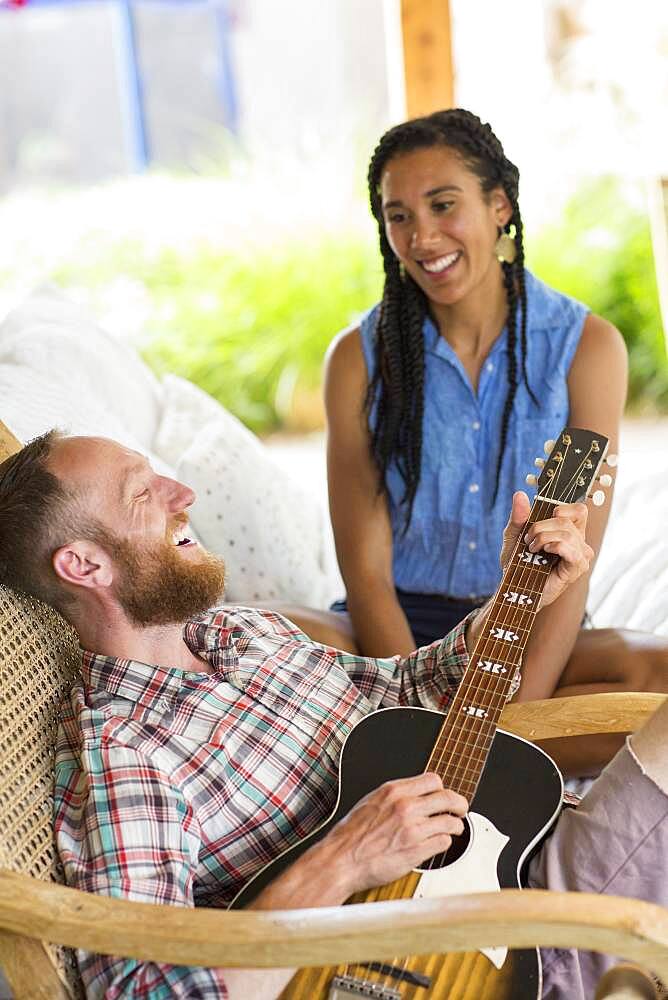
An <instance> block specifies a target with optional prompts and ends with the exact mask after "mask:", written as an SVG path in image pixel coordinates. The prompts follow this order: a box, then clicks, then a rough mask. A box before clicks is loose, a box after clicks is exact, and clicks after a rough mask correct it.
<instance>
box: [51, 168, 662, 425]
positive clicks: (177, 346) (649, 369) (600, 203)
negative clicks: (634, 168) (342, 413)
mask: <svg viewBox="0 0 668 1000" xmlns="http://www.w3.org/2000/svg"><path fill="white" fill-rule="evenodd" d="M637 194H638V190H637V189H636V188H633V187H629V185H628V184H627V183H626V182H625V183H624V185H623V186H622V183H621V182H620V181H619V180H615V179H613V178H604V179H603V180H599V181H596V182H592V183H591V184H589V185H586V186H585V187H584V188H582V189H581V190H580V191H579V192H578V194H577V195H576V196H575V197H574V198H573V199H572V201H571V202H570V203H569V204H568V205H567V207H566V209H565V211H564V212H563V213H562V216H561V219H560V221H559V223H558V224H555V225H553V226H551V227H549V228H546V229H543V230H541V231H540V232H539V233H538V235H537V236H536V237H534V238H533V239H529V240H528V241H527V244H528V245H527V257H528V262H529V266H530V267H531V268H532V270H534V271H535V273H537V274H538V275H539V276H540V277H541V278H543V280H545V281H547V282H548V283H549V284H550V285H552V286H553V287H555V288H558V289H559V290H560V291H563V292H566V293H568V294H570V295H572V296H574V297H575V298H577V299H580V300H581V301H582V302H585V303H586V304H587V305H588V306H589V307H590V308H591V309H592V310H593V311H594V312H597V313H599V314H600V315H602V316H604V317H605V318H606V319H608V320H610V321H611V322H612V323H614V324H615V325H616V326H617V327H618V328H619V329H620V330H621V332H622V334H623V335H624V337H625V339H626V343H627V345H628V348H629V355H630V386H629V403H630V406H631V408H632V409H635V410H640V409H644V410H652V409H653V410H662V411H664V412H668V364H667V362H666V351H665V343H664V338H663V332H662V326H661V318H660V313H659V304H658V297H657V290H656V282H655V272H654V260H653V256H652V247H651V240H650V233H649V224H648V221H647V218H646V214H645V212H644V211H643V210H642V207H639V206H641V205H642V202H641V201H640V200H639V199H638V198H636V203H634V200H633V196H634V195H637ZM306 228H307V229H308V231H309V232H310V233H313V226H310V227H306ZM81 246H82V247H83V249H80V251H77V250H76V249H73V251H72V253H71V255H70V256H69V258H68V261H69V262H68V263H67V265H64V266H61V267H60V268H59V269H58V270H57V272H56V274H55V277H56V279H57V280H60V281H61V282H63V283H64V284H66V285H68V286H73V285H75V286H76V285H80V286H85V287H86V288H87V289H98V290H102V291H103V292H109V291H110V290H111V291H112V292H113V296H112V298H114V301H115V300H116V299H119V298H120V299H121V300H122V301H123V302H126V303H130V305H132V303H131V302H130V300H131V299H135V300H137V302H140V305H141V308H140V309H138V306H137V305H136V303H135V305H134V306H133V308H134V310H135V312H137V311H138V314H139V315H140V319H141V324H139V325H141V326H142V327H143V328H144V330H145V333H144V334H143V336H142V339H141V346H142V350H143V354H144V356H145V358H146V359H147V361H148V362H149V364H150V365H151V366H152V367H153V368H154V369H155V370H156V371H157V372H159V373H162V372H167V371H170V372H174V373H176V374H179V375H181V376H183V377H184V378H188V379H190V380H191V381H193V382H195V383H197V384H198V385H199V386H201V387H202V388H203V389H204V390H206V391H207V392H209V393H210V394H211V395H212V396H214V397H215V398H216V399H218V400H220V402H221V403H223V405H224V406H226V407H227V408H228V409H229V410H231V411H232V412H233V413H235V414H236V415H237V416H238V417H239V418H240V419H241V420H243V421H244V423H246V424H247V425H248V426H249V427H251V428H253V430H255V431H258V432H261V433H266V432H269V431H273V430H277V429H286V430H299V431H306V430H311V429H314V428H316V427H321V426H322V423H323V411H322V402H321V388H320V386H321V377H322V362H323V357H324V354H325V351H326V349H327V346H328V344H329V342H330V340H331V339H332V337H333V336H334V334H335V333H336V332H337V330H340V329H341V328H342V327H344V326H346V325H347V324H349V323H350V322H352V321H353V320H355V319H356V318H357V317H359V315H360V313H362V312H363V310H365V309H366V308H368V307H369V306H371V305H372V304H373V303H374V302H376V301H377V300H378V298H379V297H380V294H381V290H382V280H383V275H382V267H381V261H380V255H379V254H378V251H377V248H376V244H375V241H374V237H373V234H372V232H371V227H369V232H368V235H367V234H365V233H363V232H361V231H355V230H353V231H351V232H349V233H345V232H340V233H335V232H334V233H332V232H331V231H330V232H327V231H324V232H322V233H317V234H316V235H315V236H313V237H312V239H311V240H310V241H309V242H300V241H297V240H294V239H292V240H291V239H289V238H288V237H284V238H282V239H280V240H273V241H272V242H271V243H270V244H269V245H266V246H263V247H262V249H253V248H252V247H249V246H244V247H243V248H241V249H235V250H234V251H232V250H231V249H230V248H229V246H228V247H220V246H213V245H211V244H210V243H206V242H203V241H194V242H193V241H189V240H187V239H183V240H179V241H177V242H164V241H160V240H159V241H157V243H156V241H151V240H149V239H146V240H143V239H139V238H138V237H135V238H134V239H133V240H132V241H127V242H125V243H121V242H119V239H118V236H114V237H112V238H111V239H104V238H101V237H97V238H95V239H94V240H93V239H91V240H89V241H88V242H87V243H85V244H82V245H81ZM600 374H601V377H605V373H600Z"/></svg>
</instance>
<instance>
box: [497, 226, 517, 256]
mask: <svg viewBox="0 0 668 1000" xmlns="http://www.w3.org/2000/svg"><path fill="white" fill-rule="evenodd" d="M494 253H495V254H496V259H497V260H498V261H500V262H501V263H502V264H503V263H506V264H513V263H514V262H515V258H516V257H517V244H516V243H515V240H514V238H513V237H512V236H511V235H510V233H504V232H503V231H502V232H500V233H499V238H498V239H497V241H496V243H495V244H494Z"/></svg>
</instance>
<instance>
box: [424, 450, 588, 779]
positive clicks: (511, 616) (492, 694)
mask: <svg viewBox="0 0 668 1000" xmlns="http://www.w3.org/2000/svg"><path fill="white" fill-rule="evenodd" d="M561 443H562V444H566V448H565V457H564V458H563V459H562V461H561V462H560V464H559V465H558V467H557V469H558V471H557V473H556V475H554V476H552V477H551V479H550V481H549V486H548V489H547V490H542V489H541V491H540V493H539V496H547V495H548V494H549V493H552V494H554V493H555V492H556V488H557V486H558V485H559V480H560V479H561V477H562V472H563V469H564V468H565V466H566V464H567V462H566V458H567V456H568V450H569V448H570V445H571V442H570V441H569V442H564V441H563V440H562V442H561ZM592 452H593V447H592V446H590V448H589V451H588V452H587V454H586V455H585V457H584V458H583V459H582V460H581V462H580V463H579V467H578V468H577V469H576V472H575V473H574V474H573V475H572V476H571V480H570V482H569V483H568V485H567V487H566V489H565V490H563V492H562V496H561V498H560V502H567V501H568V500H569V499H571V497H569V496H568V493H569V492H574V491H575V488H576V487H577V485H578V479H579V478H580V476H581V474H582V473H583V472H584V471H585V467H586V464H587V462H588V461H589V459H590V458H591V455H592ZM591 468H593V463H590V469H591ZM594 475H595V472H593V473H592V476H591V479H592V480H593V477H594ZM590 485H591V483H590ZM564 493H565V494H566V495H565V496H564V495H563V494H564ZM551 506H552V505H551V504H550V505H548V504H543V503H542V501H541V500H539V499H537V500H536V501H534V509H532V511H531V514H530V518H529V520H530V521H531V520H532V519H533V521H538V520H543V519H544V518H545V517H546V516H547V515H548V514H549V513H550V508H551ZM543 508H546V509H543ZM518 552H519V545H518V546H516V550H515V552H514V553H513V556H512V557H511V567H512V562H513V559H514V558H515V555H516V554H517V553H518ZM536 554H538V553H536ZM520 558H521V553H520ZM518 561H519V560H518ZM522 568H526V570H527V571H530V570H532V567H531V566H530V565H527V566H526V567H522ZM541 575H545V576H547V574H543V573H541ZM524 576H525V579H522V573H520V576H519V579H518V578H517V565H516V566H515V571H514V572H513V573H511V575H510V578H509V580H508V584H507V586H508V587H511V586H516V587H518V589H519V590H520V591H521V592H522V591H524V590H527V589H528V590H530V591H532V592H533V593H536V591H535V590H534V588H533V586H531V587H529V588H527V587H526V584H527V583H528V582H530V581H531V582H533V581H532V580H531V577H532V573H531V572H527V573H526V574H524ZM543 586H544V583H543ZM541 591H542V588H541ZM506 592H507V590H506V591H503V593H506ZM501 594H502V591H501V588H499V591H498V593H497V598H496V599H495V602H494V604H495V605H496V604H497V601H498V600H499V598H500V597H501ZM536 596H539V597H540V594H536ZM493 607H494V605H493ZM537 610H538V607H536V608H535V609H533V610H532V611H529V609H528V608H524V607H523V606H522V607H520V605H519V604H517V605H514V606H513V605H508V604H501V603H500V601H499V614H498V615H494V616H492V615H490V616H488V620H489V618H491V617H494V620H495V622H499V621H501V623H502V624H503V625H504V626H511V625H512V626H513V627H514V628H519V627H521V625H520V623H521V622H522V621H523V620H524V618H525V616H526V612H527V611H529V617H526V621H525V622H524V624H525V626H528V627H529V628H530V627H531V622H532V619H533V617H534V616H535V614H536V613H537ZM500 616H501V618H500ZM497 642H499V643H500V642H501V640H492V653H496V648H497V646H496V644H497ZM488 646H489V636H487V637H486V642H485V643H484V646H483V649H481V651H480V653H479V654H478V658H479V660H480V659H482V658H483V656H484V655H485V652H484V650H485V649H487V648H488ZM503 652H504V653H505V652H506V651H505V650H504V651H503ZM494 659H500V660H503V659H504V656H503V655H497V656H494ZM509 665H511V666H516V664H509ZM514 672H515V671H513V675H514ZM482 675H483V672H482V671H479V675H478V676H479V678H480V681H479V683H478V685H477V690H476V693H477V694H479V693H480V690H481V688H482V683H481V681H482ZM500 681H501V683H500V684H497V685H496V686H495V687H493V686H492V685H489V684H487V685H486V688H487V690H486V692H485V693H486V694H488V697H489V704H487V705H485V707H486V708H491V707H498V705H497V706H494V705H493V703H494V701H495V700H496V699H497V698H500V699H501V701H503V700H506V697H505V694H504V692H503V691H502V690H501V689H502V688H506V687H507V683H508V681H510V682H512V676H511V677H510V678H503V677H502V678H500ZM471 690H472V685H471V684H470V683H469V685H468V686H467V687H466V688H465V689H464V692H465V693H466V694H469V693H470V692H471ZM482 704H484V701H482V702H481V705H482ZM453 707H455V706H454V703H453ZM481 721H482V720H481ZM456 724H457V722H456V721H455V725H456ZM489 726H490V724H489V723H487V725H486V726H485V725H483V726H481V729H482V736H483V743H489V741H490V734H489V732H485V729H486V728H487V729H489ZM453 728H454V726H453ZM448 735H449V734H448ZM448 735H446V738H445V740H444V741H443V738H442V736H441V737H439V741H437V745H436V747H435V748H434V749H435V750H436V749H437V748H438V746H439V743H441V744H442V749H441V753H440V754H439V759H438V764H441V763H442V759H443V756H444V752H445V750H446V749H448V746H450V747H453V744H452V740H450V741H448ZM480 735H481V733H480V732H479V733H478V734H477V737H478V739H479V737H480ZM492 738H493V731H492ZM461 742H462V741H461V739H460V740H456V741H455V743H454V747H456V746H457V744H458V743H459V744H461ZM475 744H476V739H475V738H474V743H473V746H475ZM467 745H469V746H471V745H472V744H471V743H468V742H467ZM454 747H453V749H454ZM485 749H487V748H485ZM468 756H469V757H470V756H473V755H471V754H469V755H468ZM433 759H434V754H433V753H432V757H431V759H430V762H431V761H432V760H433ZM463 770H464V776H462V777H460V780H464V781H466V783H467V784H469V785H471V786H472V787H473V786H474V784H475V783H474V782H472V781H471V780H470V779H468V778H466V777H465V772H466V770H471V768H467V767H464V768H463ZM457 771H462V767H461V766H460V767H459V768H457V769H455V774H457ZM473 771H474V773H475V768H474V769H473Z"/></svg>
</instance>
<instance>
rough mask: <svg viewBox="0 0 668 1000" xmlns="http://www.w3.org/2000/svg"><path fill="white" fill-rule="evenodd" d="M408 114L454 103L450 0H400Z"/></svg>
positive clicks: (450, 105) (420, 112)
mask: <svg viewBox="0 0 668 1000" xmlns="http://www.w3.org/2000/svg"><path fill="white" fill-rule="evenodd" d="M401 30H402V35H403V43H404V74H405V80H406V113H407V115H408V117H409V118H415V117H417V116H419V115H428V114H430V113H431V112H432V111H438V110H440V109H441V108H451V107H452V106H453V103H454V74H453V66H452V32H451V22H450V3H449V0H401Z"/></svg>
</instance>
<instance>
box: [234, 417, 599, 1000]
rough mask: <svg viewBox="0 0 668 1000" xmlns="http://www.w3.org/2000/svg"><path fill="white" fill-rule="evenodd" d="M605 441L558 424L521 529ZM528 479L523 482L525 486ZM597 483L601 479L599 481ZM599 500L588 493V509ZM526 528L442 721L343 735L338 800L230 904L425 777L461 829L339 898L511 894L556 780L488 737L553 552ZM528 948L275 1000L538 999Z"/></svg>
mask: <svg viewBox="0 0 668 1000" xmlns="http://www.w3.org/2000/svg"><path fill="white" fill-rule="evenodd" d="M607 445H608V441H607V438H605V437H603V436H601V435H600V434H594V433H592V432H590V431H586V430H580V429H578V428H575V427H566V428H565V429H564V431H563V432H562V433H561V434H560V436H559V439H558V441H557V443H556V444H554V443H553V442H547V443H546V451H548V450H549V452H550V454H549V457H548V459H547V461H546V462H545V463H543V462H542V460H541V459H537V464H538V465H542V466H543V468H542V472H541V474H540V478H539V479H538V482H537V496H536V498H535V500H534V502H533V505H532V508H531V513H530V516H529V520H528V522H527V524H529V523H532V522H535V521H542V520H544V519H546V518H549V517H550V516H551V512H552V510H553V508H554V506H555V505H556V504H558V503H561V502H565V503H571V502H576V501H580V500H584V499H585V498H586V497H587V495H588V493H589V491H590V489H591V487H592V484H593V483H594V480H595V479H596V477H597V476H598V473H599V470H600V467H601V464H602V462H603V461H604V459H605V453H606V449H607ZM527 478H528V479H531V480H533V481H534V482H535V477H527ZM600 478H601V481H602V482H603V483H605V484H608V483H609V482H610V477H608V476H602V477H600ZM602 496H603V494H602V491H597V494H595V495H594V497H593V499H594V502H600V501H601V499H602ZM524 533H525V532H524V531H522V532H521V533H520V538H519V541H518V542H517V545H516V547H515V550H514V552H513V554H512V557H511V558H510V560H509V562H508V564H507V567H506V569H505V572H504V574H503V578H502V580H501V583H500V585H499V588H498V590H497V591H496V593H495V594H494V598H493V602H492V607H491V610H490V612H489V615H488V617H487V620H486V623H485V626H484V629H483V632H482V634H481V636H480V639H479V640H478V642H477V643H476V646H475V649H474V651H473V653H472V655H471V657H470V661H469V665H468V667H467V669H466V672H465V673H464V676H463V678H462V680H461V682H460V684H459V687H458V688H457V692H456V694H455V696H454V697H453V700H452V703H451V705H450V708H449V711H448V712H447V714H446V715H444V714H443V713H441V712H437V711H432V710H429V709H423V708H388V709H380V710H379V711H376V712H373V713H371V714H370V715H368V716H366V718H364V719H363V720H362V721H361V722H359V723H358V724H357V726H355V728H354V729H353V730H352V732H351V733H350V734H349V736H348V738H347V740H346V742H345V744H344V746H343V749H342V752H341V763H340V772H339V796H338V801H337V804H336V806H335V808H334V811H333V813H332V815H331V816H330V817H329V819H327V820H326V821H325V822H324V824H323V825H322V826H320V827H319V828H318V829H317V830H316V831H315V832H314V833H312V834H311V835H310V836H309V837H306V838H305V839H304V840H302V841H300V842H299V843H298V844H297V845H295V846H294V847H292V848H290V849H288V850H287V851H285V852H284V853H283V854H281V855H280V856H279V857H278V858H276V859H275V860H274V861H273V862H271V863H270V864H268V865H267V866H266V867H265V868H263V869H262V871H260V872H259V873H258V875H256V876H255V877H254V878H253V879H252V880H251V881H250V882H249V883H247V885H246V886H245V887H244V888H243V889H242V890H241V892H240V893H239V894H238V895H237V896H236V898H235V899H234V901H233V902H232V907H233V908H235V909H237V908H241V907H244V906H247V905H248V904H249V903H250V902H251V901H252V900H253V899H254V898H255V896H256V895H257V894H258V893H259V892H260V891H261V890H262V889H263V888H264V887H265V886H266V885H267V884H268V883H269V882H271V881H272V880H273V879H274V878H276V876H278V875H279V874H280V873H281V872H282V871H283V870H284V869H285V868H287V867H288V866H289V865H291V864H292V863H293V862H294V861H295V860H296V859H297V858H298V857H299V856H300V854H302V852H303V851H305V850H306V849H307V848H308V847H310V846H312V845H313V843H314V842H315V841H317V840H318V839H320V838H321V837H323V836H324V835H325V834H326V833H327V832H328V831H329V830H330V829H331V828H332V826H334V824H336V823H337V822H338V821H339V819H341V818H342V817H343V816H345V815H346V814H347V813H348V812H350V810H351V809H352V808H353V806H354V805H355V804H356V803H357V802H359V800H360V799H362V798H363V797H364V796H365V795H367V794H368V793H369V792H371V791H373V790H374V789H375V788H377V787H378V786H379V785H381V784H383V783H384V782H386V781H390V780H393V779H396V778H405V777H410V776H412V775H417V774H420V773H422V772H424V771H425V770H429V771H435V772H437V773H438V774H439V775H440V776H441V777H442V779H443V783H444V785H445V787H446V788H452V789H454V790H455V791H457V792H460V793H461V794H462V795H464V796H466V798H467V799H468V801H469V804H470V812H469V813H468V816H467V817H466V820H465V831H464V833H463V834H462V836H460V837H455V838H453V843H452V846H451V847H450V849H449V850H448V851H447V853H445V854H441V855H439V856H437V857H433V858H430V859H429V860H428V861H425V862H424V863H423V864H422V865H421V866H420V867H419V869H416V870H414V871H412V872H411V873H410V874H408V875H406V876H405V877H404V878H401V879H398V880H396V881H394V882H392V883H390V884H389V885H385V886H382V887H381V888H377V889H371V890H368V891H367V892H364V893H358V894H356V895H355V896H353V897H352V898H351V899H350V900H348V902H370V901H372V900H388V899H409V898H419V897H423V898H424V897H432V898H433V897H440V896H448V895H455V894H462V893H467V892H491V891H495V890H498V889H500V888H502V887H503V888H518V887H520V886H521V885H522V878H523V874H524V871H525V869H526V863H527V861H528V859H529V857H530V856H531V854H532V852H533V851H535V850H536V849H537V847H538V845H539V844H540V842H541V841H542V839H543V838H544V837H545V835H546V834H547V833H548V832H549V830H550V828H551V827H552V825H553V824H554V822H555V821H556V818H557V816H558V814H559V811H560V809H561V805H562V796H563V781H562V778H561V774H560V772H559V770H558V769H557V766H556V764H555V763H554V762H553V761H552V760H551V758H550V757H548V755H547V754H545V753H544V752H543V751H542V750H540V749H539V748H538V747H536V746H534V745H533V744H532V743H529V742H528V741H526V740H523V739H521V738H520V737H518V736H514V735H511V734H510V733H506V732H503V731H501V730H499V729H498V728H497V723H498V720H499V716H500V714H501V711H502V709H503V707H504V705H505V704H506V701H507V699H508V697H509V695H510V694H511V691H512V689H513V680H514V679H515V677H516V675H517V674H518V671H519V667H520V663H521V659H522V653H523V651H524V649H525V647H526V643H527V639H528V636H529V632H530V630H531V626H532V623H533V620H534V617H535V615H536V612H537V611H538V608H539V606H540V600H541V595H542V591H543V587H544V585H545V582H546V579H547V577H548V575H549V573H550V569H551V567H552V564H553V563H554V562H555V561H556V556H553V555H550V554H548V553H545V552H531V551H529V549H528V548H527V546H526V545H525V543H524V542H523V540H522V539H523V536H524ZM541 978H542V977H541V964H540V955H539V952H538V950H537V949H535V948H534V949H526V950H516V951H508V950H507V949H506V948H485V949H483V950H481V951H480V952H473V953H450V954H445V955H419V956H410V957H403V956H402V957H397V958H394V959H392V960H390V961H385V962H368V963H364V964H352V965H346V966H338V967H332V968H316V969H301V970H300V971H299V972H297V973H296V974H295V976H294V977H293V978H292V980H291V981H290V983H289V984H288V985H287V987H286V988H285V990H284V991H283V993H282V994H281V1000H351V998H359V997H366V998H373V1000H414V998H415V1000H421V998H424V1000H431V998H439V1000H440V998H447V1000H537V998H539V997H540V994H541Z"/></svg>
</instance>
